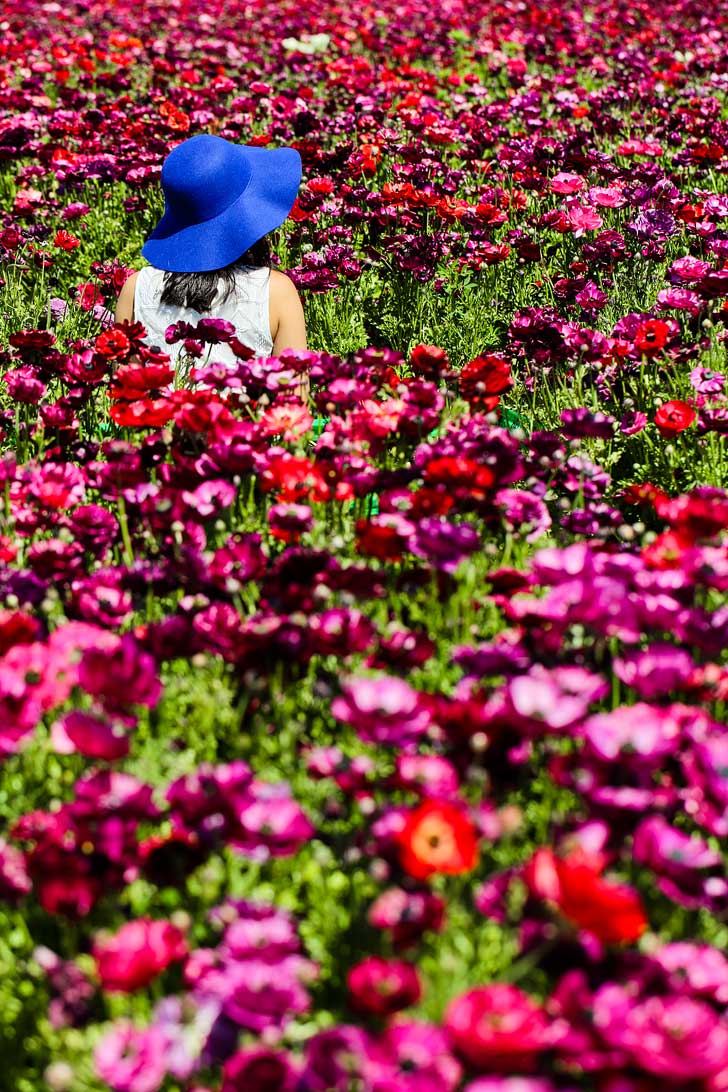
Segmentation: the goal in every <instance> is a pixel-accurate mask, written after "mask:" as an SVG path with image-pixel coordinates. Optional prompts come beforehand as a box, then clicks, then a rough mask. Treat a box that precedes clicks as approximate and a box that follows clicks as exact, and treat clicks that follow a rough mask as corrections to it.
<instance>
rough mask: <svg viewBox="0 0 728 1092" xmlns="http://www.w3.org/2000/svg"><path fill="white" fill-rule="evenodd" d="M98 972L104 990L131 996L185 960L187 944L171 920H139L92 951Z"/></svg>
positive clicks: (127, 924) (97, 943)
mask: <svg viewBox="0 0 728 1092" xmlns="http://www.w3.org/2000/svg"><path fill="white" fill-rule="evenodd" d="M93 955H94V959H95V960H96V969H97V971H98V974H99V978H100V979H101V985H102V987H103V988H104V989H105V990H113V991H116V992H119V993H131V992H132V991H133V990H138V989H141V987H142V986H146V985H147V984H148V983H149V982H151V981H152V980H153V979H155V978H156V977H157V975H159V974H161V973H162V971H163V970H165V968H167V967H168V966H169V965H170V963H174V962H175V961H176V960H178V959H184V957H185V956H186V955H187V942H186V940H185V938H184V934H183V933H182V931H181V930H180V929H178V928H177V926H176V925H172V924H171V923H170V922H168V921H150V920H149V919H148V918H138V919H137V920H136V921H128V922H127V923H126V924H125V925H122V927H121V929H119V931H118V932H117V933H115V934H114V936H112V937H109V938H108V939H107V940H103V941H97V942H96V944H95V945H94V948H93Z"/></svg>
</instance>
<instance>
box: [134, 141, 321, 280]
mask: <svg viewBox="0 0 728 1092" xmlns="http://www.w3.org/2000/svg"><path fill="white" fill-rule="evenodd" d="M161 181H162V189H163V190H164V215H163V216H162V218H161V220H160V221H159V223H158V224H157V226H156V227H155V228H154V231H153V232H152V234H151V235H150V236H149V239H148V240H147V242H146V243H145V244H144V246H143V247H142V254H143V255H144V257H145V258H146V259H147V261H148V262H150V263H151V264H152V265H153V266H156V268H157V269H165V270H168V271H170V272H174V273H203V272H208V271H209V270H213V269H222V267H223V266H226V265H230V263H231V262H234V261H236V260H237V259H238V258H240V257H241V256H242V255H243V254H244V253H245V251H246V250H247V249H248V247H250V246H252V245H253V243H255V242H257V241H258V239H262V238H263V236H264V235H267V233H268V232H269V231H272V230H273V229H274V228H277V227H280V225H281V224H282V223H283V221H284V220H285V219H286V217H287V216H288V213H289V212H290V211H291V209H292V208H293V203H294V201H295V200H296V194H297V192H298V187H299V185H300V182H301V157H300V155H299V154H298V152H297V151H296V150H295V148H255V147H251V146H250V145H246V144H233V143H232V142H231V141H229V140H225V139H224V138H223V137H219V136H212V135H211V134H207V133H201V134H200V135H198V136H193V137H190V139H189V140H185V141H183V142H182V144H178V145H177V147H176V148H173V149H172V151H171V152H170V153H169V155H168V156H167V158H166V159H165V161H164V164H163V166H162V179H161Z"/></svg>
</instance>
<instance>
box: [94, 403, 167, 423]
mask: <svg viewBox="0 0 728 1092" xmlns="http://www.w3.org/2000/svg"><path fill="white" fill-rule="evenodd" d="M109 416H110V417H111V420H112V421H114V422H115V423H116V424H117V425H122V426H125V427H127V428H162V427H163V426H164V425H166V424H167V422H168V421H170V420H171V419H172V417H174V405H173V404H172V403H171V402H170V401H169V399H168V398H157V399H156V400H155V401H152V400H151V399H148V398H144V399H140V400H139V401H138V402H119V403H118V404H117V405H115V406H112V407H111V409H110V410H109Z"/></svg>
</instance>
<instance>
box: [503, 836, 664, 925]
mask: <svg viewBox="0 0 728 1092" xmlns="http://www.w3.org/2000/svg"><path fill="white" fill-rule="evenodd" d="M603 865H604V862H603V859H602V858H601V857H600V856H598V855H589V854H587V853H584V852H583V851H581V850H577V851H575V852H573V853H570V854H569V855H568V856H567V857H557V856H556V855H555V854H554V853H553V852H552V850H550V849H539V850H537V852H536V853H534V855H533V857H532V858H531V860H530V861H529V862H528V865H527V866H526V870H525V872H524V879H525V881H526V883H527V885H528V887H529V888H530V889H531V891H532V892H533V894H534V895H537V896H538V897H539V898H542V899H547V900H548V901H549V902H552V903H555V904H556V906H557V907H558V910H559V912H560V913H561V914H562V915H563V916H564V917H565V918H568V920H569V921H570V922H572V923H573V924H574V925H576V926H578V927H579V928H580V929H585V930H586V931H587V932H589V933H592V934H593V936H595V937H597V939H598V940H601V941H602V942H603V943H604V944H625V943H626V944H631V943H633V942H634V941H636V940H638V939H639V938H640V937H641V936H642V934H643V933H644V931H645V929H646V928H647V925H648V922H647V917H646V915H645V912H644V909H643V907H642V901H641V899H640V897H639V895H638V894H637V892H636V891H635V890H634V889H633V888H631V887H629V886H628V885H627V884H620V883H610V882H609V881H608V880H604V879H602V876H601V870H602V868H603Z"/></svg>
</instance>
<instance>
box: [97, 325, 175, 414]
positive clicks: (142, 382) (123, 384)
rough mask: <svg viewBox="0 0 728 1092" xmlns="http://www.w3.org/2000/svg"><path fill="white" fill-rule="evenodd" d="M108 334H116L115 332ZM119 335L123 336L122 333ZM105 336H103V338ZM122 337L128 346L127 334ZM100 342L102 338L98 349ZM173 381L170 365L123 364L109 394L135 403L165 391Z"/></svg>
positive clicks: (117, 372) (110, 331)
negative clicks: (139, 399) (153, 393)
mask: <svg viewBox="0 0 728 1092" xmlns="http://www.w3.org/2000/svg"><path fill="white" fill-rule="evenodd" d="M108 332H109V333H115V331H113V330H109V331H108ZM119 333H120V334H121V331H119ZM103 336H104V335H103V334H102V335H101V337H103ZM121 337H123V338H124V339H125V340H126V341H127V344H128V339H127V338H126V334H121ZM100 340H101V339H100V338H97V340H96V347H97V348H98V343H99V341H100ZM109 348H113V346H109ZM107 353H108V350H107ZM173 379H174V368H173V367H171V365H169V364H122V366H121V367H120V368H118V369H117V371H116V374H115V375H114V382H113V383H112V385H111V389H110V392H109V393H110V394H111V397H112V398H123V399H124V400H125V401H127V402H134V401H136V400H137V399H138V398H144V397H146V395H148V394H151V393H152V392H154V391H161V390H164V388H165V387H168V386H169V384H170V383H171V382H172V380H173Z"/></svg>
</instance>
